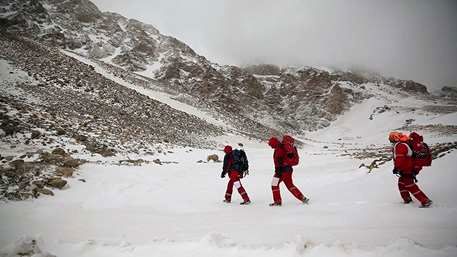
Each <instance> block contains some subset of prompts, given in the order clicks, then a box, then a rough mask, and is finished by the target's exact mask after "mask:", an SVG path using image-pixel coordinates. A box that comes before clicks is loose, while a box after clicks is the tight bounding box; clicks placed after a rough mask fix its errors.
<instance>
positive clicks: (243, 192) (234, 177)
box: [230, 171, 249, 202]
mask: <svg viewBox="0 0 457 257" xmlns="http://www.w3.org/2000/svg"><path fill="white" fill-rule="evenodd" d="M230 180H231V181H233V185H234V186H235V187H236V189H237V190H238V193H240V195H241V198H243V200H244V202H249V196H248V194H247V193H246V190H244V188H243V185H241V181H240V176H239V174H238V172H236V171H231V172H230Z"/></svg>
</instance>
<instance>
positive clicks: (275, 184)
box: [271, 174, 282, 205]
mask: <svg viewBox="0 0 457 257" xmlns="http://www.w3.org/2000/svg"><path fill="white" fill-rule="evenodd" d="M279 183H281V178H280V177H279V175H277V174H275V175H274V176H273V179H272V180H271V191H272V192H273V204H272V205H274V204H277V205H280V204H281V202H282V200H281V192H280V191H279Z"/></svg>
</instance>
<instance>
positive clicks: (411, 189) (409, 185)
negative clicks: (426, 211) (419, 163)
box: [398, 176, 429, 204]
mask: <svg viewBox="0 0 457 257" xmlns="http://www.w3.org/2000/svg"><path fill="white" fill-rule="evenodd" d="M398 190H400V195H401V198H403V200H404V201H405V202H407V201H410V200H411V196H410V194H409V193H411V194H412V195H413V196H414V197H415V198H416V199H417V200H418V201H419V202H421V203H422V204H425V203H426V202H427V201H429V199H428V197H427V196H426V195H425V194H424V192H422V191H421V190H420V189H419V187H418V186H417V185H416V183H414V179H413V177H411V176H402V177H400V178H398Z"/></svg>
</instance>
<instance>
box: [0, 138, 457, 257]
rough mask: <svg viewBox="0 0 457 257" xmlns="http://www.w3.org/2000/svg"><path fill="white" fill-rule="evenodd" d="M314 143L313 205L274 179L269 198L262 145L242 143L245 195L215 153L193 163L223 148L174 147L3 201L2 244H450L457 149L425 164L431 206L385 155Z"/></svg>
mask: <svg viewBox="0 0 457 257" xmlns="http://www.w3.org/2000/svg"><path fill="white" fill-rule="evenodd" d="M236 142H237V141H235V142H233V143H236ZM316 148H317V147H316V146H311V145H308V146H305V148H304V149H302V151H301V156H302V159H301V160H302V161H301V165H300V166H299V167H297V169H296V170H295V172H294V176H295V183H296V185H297V186H298V187H299V188H300V189H301V190H302V191H303V193H304V194H305V195H307V196H308V197H310V198H311V203H310V205H303V204H301V203H299V202H298V201H297V200H295V199H293V197H292V196H291V195H290V194H289V192H287V191H286V189H285V188H284V187H282V188H281V189H282V195H283V206H282V207H277V208H272V207H269V206H268V203H269V202H271V189H270V181H271V176H272V174H273V171H272V162H271V149H268V148H266V146H265V145H263V144H257V143H254V142H252V143H250V144H248V146H247V147H246V151H247V153H248V156H249V158H250V161H251V163H250V164H251V174H250V175H249V176H248V177H247V178H246V179H243V181H242V182H243V184H244V186H245V188H246V190H247V192H248V194H249V195H250V197H251V199H252V202H253V203H252V204H251V205H249V206H240V205H239V204H238V202H239V201H240V197H239V195H238V194H236V193H235V194H234V199H233V200H234V201H233V203H231V204H224V203H222V199H223V195H224V190H225V185H226V182H227V179H221V178H220V177H219V174H220V170H221V163H197V161H198V160H202V159H203V160H205V159H206V156H207V155H208V154H211V153H218V154H219V155H220V156H222V154H221V152H217V151H212V150H195V149H194V150H192V151H189V150H190V149H178V150H176V151H175V152H174V153H169V154H167V155H164V156H163V158H162V157H161V159H162V160H164V161H176V162H178V164H167V165H162V166H160V165H155V164H154V165H144V166H114V165H97V164H86V165H84V166H82V168H81V169H80V171H79V172H78V173H79V175H77V176H76V177H75V178H73V179H70V181H69V184H70V188H67V189H65V190H62V191H60V192H57V194H56V196H54V197H43V198H39V199H37V200H33V201H25V202H8V203H2V204H1V205H0V217H1V219H0V227H1V231H2V232H1V233H0V246H2V247H0V248H3V251H4V252H11V251H12V250H11V248H10V247H12V246H11V244H13V243H14V242H15V241H16V240H21V238H22V237H24V236H29V237H32V238H36V239H37V240H38V242H39V244H40V248H41V249H44V250H46V251H49V252H50V253H52V254H55V255H57V256H253V255H262V256H385V255H388V256H456V255H457V246H456V244H457V199H456V198H455V195H456V194H457V189H456V187H455V185H454V183H455V181H456V178H457V175H456V173H455V170H454V168H453V167H454V166H455V159H456V157H457V153H452V154H449V155H447V156H445V157H444V158H441V159H439V160H436V161H435V163H434V164H433V166H432V167H430V168H427V169H425V170H424V171H423V172H422V173H421V176H420V177H419V180H420V183H419V184H420V186H421V187H422V189H423V190H424V191H425V192H426V193H427V194H428V195H429V197H430V198H431V199H433V200H434V206H433V208H429V209H420V208H417V207H418V206H419V204H418V203H417V202H415V203H414V204H411V205H404V204H403V203H402V201H401V199H400V196H399V193H398V191H397V188H396V177H395V176H393V175H392V174H391V169H392V166H391V165H390V164H389V165H384V166H382V167H381V168H380V169H378V170H376V171H375V172H373V173H371V174H367V173H366V170H364V169H358V168H357V167H358V165H359V164H360V162H359V161H355V160H353V159H349V158H348V157H339V158H336V157H334V156H332V155H329V154H328V153H326V152H325V151H324V150H321V154H316V152H319V151H318V150H317V149H316ZM311 152H312V153H313V154H310V153H311ZM81 178H84V179H85V180H86V182H85V183H84V182H81V181H79V180H78V179H81ZM22 240H23V239H22ZM20 242H21V241H20ZM8 245H10V246H8ZM0 252H1V251H0ZM0 256H1V255H0Z"/></svg>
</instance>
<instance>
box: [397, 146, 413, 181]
mask: <svg viewBox="0 0 457 257" xmlns="http://www.w3.org/2000/svg"><path fill="white" fill-rule="evenodd" d="M394 151H395V160H394V166H395V169H396V170H398V171H400V173H401V174H402V175H409V174H412V171H413V161H412V157H411V156H409V154H408V152H409V149H408V146H407V145H406V144H397V145H396V146H395V149H394Z"/></svg>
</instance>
